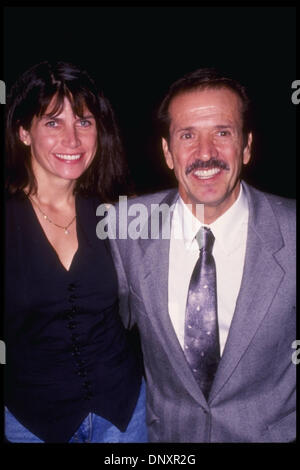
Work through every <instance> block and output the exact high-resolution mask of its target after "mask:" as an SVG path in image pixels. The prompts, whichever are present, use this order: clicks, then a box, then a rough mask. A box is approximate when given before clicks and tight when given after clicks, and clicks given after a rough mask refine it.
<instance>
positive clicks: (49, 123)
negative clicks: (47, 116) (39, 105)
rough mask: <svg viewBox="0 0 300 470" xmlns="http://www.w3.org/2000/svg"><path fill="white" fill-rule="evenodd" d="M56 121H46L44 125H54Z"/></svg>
mask: <svg viewBox="0 0 300 470" xmlns="http://www.w3.org/2000/svg"><path fill="white" fill-rule="evenodd" d="M56 125H57V122H56V121H47V122H46V126H47V127H56Z"/></svg>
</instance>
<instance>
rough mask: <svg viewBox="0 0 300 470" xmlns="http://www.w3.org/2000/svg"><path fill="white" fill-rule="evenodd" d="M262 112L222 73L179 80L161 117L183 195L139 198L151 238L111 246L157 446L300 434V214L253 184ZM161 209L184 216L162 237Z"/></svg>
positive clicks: (151, 436)
mask: <svg viewBox="0 0 300 470" xmlns="http://www.w3.org/2000/svg"><path fill="white" fill-rule="evenodd" d="M249 116H250V107H249V100H248V98H247V95H246V92H245V89H244V88H243V87H242V86H241V85H240V84H239V83H237V82H236V81H234V80H232V79H230V78H226V77H223V76H222V75H220V74H218V73H217V72H215V71H214V70H210V69H200V70H197V71H196V72H193V73H191V74H189V75H186V76H185V77H184V78H182V79H180V80H178V81H177V82H175V83H174V84H173V85H172V86H171V88H170V90H169V92H168V94H167V96H166V97H165V99H164V101H163V102H162V105H161V107H160V110H159V119H160V123H161V124H162V135H163V137H162V146H163V152H164V156H165V159H166V163H167V165H168V167H169V168H170V169H172V170H174V172H175V175H176V178H177V180H178V191H177V190H176V191H174V190H170V191H166V192H162V193H157V194H154V195H150V196H144V197H141V198H137V199H133V200H131V201H130V203H129V204H130V207H129V211H128V214H129V216H130V215H133V214H136V208H137V207H141V204H142V205H143V207H146V208H147V210H148V213H149V214H150V215H149V219H148V220H146V222H145V223H144V225H143V227H142V230H141V236H140V237H139V239H138V240H135V239H132V238H136V237H130V234H129V236H127V238H126V237H125V236H124V233H123V235H122V236H121V237H120V236H119V237H118V232H117V238H116V239H115V240H114V239H112V240H111V246H112V250H113V256H114V259H115V263H116V267H117V272H118V276H119V285H120V299H121V310H122V312H123V316H124V321H125V323H126V324H127V325H128V326H131V325H133V324H135V323H136V324H137V325H138V328H139V331H140V336H141V344H142V349H143V355H144V364H145V373H146V379H147V413H148V430H149V439H150V441H152V442H288V441H292V440H294V439H295V427H296V418H295V381H296V379H295V376H296V370H295V369H296V367H295V365H294V364H293V363H292V353H293V349H292V343H293V341H294V340H295V334H296V333H295V332H296V330H295V210H294V203H293V201H291V200H288V199H284V198H280V197H277V196H274V195H269V194H265V193H262V192H260V191H257V190H256V189H254V188H252V187H250V186H249V185H247V184H246V183H245V182H241V180H240V178H241V176H240V175H241V170H242V166H243V165H246V164H247V163H248V162H249V160H250V157H251V144H252V133H251V127H250V120H249ZM135 204H139V206H134V205H135ZM158 204H161V206H160V207H162V206H163V207H165V206H166V205H167V206H168V207H170V208H171V209H174V210H173V211H172V212H171V217H170V219H168V218H166V217H163V219H164V220H163V222H162V225H161V226H160V228H159V235H160V236H156V235H155V236H153V233H152V228H151V227H152V226H151V224H153V220H154V219H155V220H157V217H156V216H157V213H158V212H159V211H160V208H159V206H158ZM134 207H135V209H133V208H134ZM121 209H122V204H120V206H119V212H121ZM161 213H162V214H163V211H162V212H161ZM122 217H123V219H124V214H123V216H121V218H120V217H119V218H118V217H117V220H123V219H122ZM155 217H156V218H155ZM167 219H168V220H171V228H170V237H166V236H162V232H163V229H164V228H165V227H164V226H165V225H166V224H167V222H168V220H167ZM128 220H130V219H129V218H128ZM201 227H202V228H201ZM204 227H205V228H204ZM119 228H120V227H119ZM122 230H123V232H124V227H123V228H122ZM128 233H129V232H128ZM151 234H152V237H151V236H150V235H151Z"/></svg>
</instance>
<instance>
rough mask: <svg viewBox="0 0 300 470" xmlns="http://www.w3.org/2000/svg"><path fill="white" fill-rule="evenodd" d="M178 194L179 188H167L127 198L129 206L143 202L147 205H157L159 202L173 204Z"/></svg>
mask: <svg viewBox="0 0 300 470" xmlns="http://www.w3.org/2000/svg"><path fill="white" fill-rule="evenodd" d="M177 194H178V190H177V189H167V190H163V191H157V192H155V193H150V194H143V195H141V196H135V197H131V198H128V199H127V201H126V202H127V204H128V206H132V205H134V204H143V205H145V206H146V207H151V206H152V205H153V206H156V205H158V204H163V203H166V204H168V203H169V204H171V203H173V202H174V200H175V199H176V196H177Z"/></svg>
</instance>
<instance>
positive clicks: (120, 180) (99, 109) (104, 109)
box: [6, 61, 128, 202]
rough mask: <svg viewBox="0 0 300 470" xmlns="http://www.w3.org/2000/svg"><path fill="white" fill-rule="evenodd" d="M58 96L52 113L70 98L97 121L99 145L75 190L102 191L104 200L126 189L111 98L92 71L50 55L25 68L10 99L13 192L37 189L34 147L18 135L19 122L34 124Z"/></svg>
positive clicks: (10, 188) (10, 179)
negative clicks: (33, 169) (32, 164)
mask: <svg viewBox="0 0 300 470" xmlns="http://www.w3.org/2000/svg"><path fill="white" fill-rule="evenodd" d="M53 97H55V100H54V105H53V109H51V115H53V116H55V115H57V114H58V113H59V112H60V111H61V110H62V108H63V105H64V98H65V97H66V98H68V99H69V101H70V103H71V106H72V109H73V112H74V114H75V115H77V116H79V117H83V111H84V107H85V106H86V107H87V108H88V110H89V111H90V112H91V113H92V114H93V116H94V118H95V121H96V126H97V135H98V139H97V140H98V142H97V150H96V154H95V156H94V159H93V161H92V163H91V165H90V166H89V167H88V169H87V170H86V171H85V172H84V173H83V174H82V175H81V176H80V178H78V180H77V181H76V185H75V192H76V193H80V194H83V195H98V196H99V197H100V198H101V200H103V202H112V201H115V200H116V199H117V198H118V196H119V194H126V192H127V189H128V186H127V182H128V173H127V167H126V164H125V160H124V156H123V149H122V144H121V139H120V135H119V131H118V128H117V125H116V121H115V117H114V113H113V110H112V108H111V105H110V103H109V101H108V100H107V99H106V98H105V97H104V95H103V93H102V92H101V91H99V90H98V89H97V87H96V84H95V82H94V80H93V79H91V78H90V76H89V75H88V73H87V72H86V71H84V70H81V69H79V68H78V67H77V66H75V65H73V64H70V63H67V62H57V63H54V64H51V63H49V62H47V61H45V62H42V63H40V64H37V65H35V66H33V67H32V68H30V69H29V70H27V71H26V72H24V73H23V74H22V75H21V76H20V78H19V79H18V80H17V81H16V83H15V84H14V85H13V87H12V89H11V92H10V95H9V97H8V104H7V119H6V167H7V170H6V186H7V189H8V191H9V193H11V194H14V193H17V192H18V193H21V192H22V190H23V189H24V188H25V187H27V186H28V187H29V194H31V193H35V192H36V190H37V184H36V180H35V177H34V174H33V171H32V168H31V156H30V147H27V146H25V145H24V144H23V143H22V142H21V140H20V137H19V128H20V126H23V128H24V129H26V130H30V127H31V124H32V120H33V118H34V117H35V116H36V117H41V116H42V115H43V114H44V112H45V111H46V109H47V107H48V105H49V104H50V102H51V100H52V99H53Z"/></svg>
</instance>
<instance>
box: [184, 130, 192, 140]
mask: <svg viewBox="0 0 300 470" xmlns="http://www.w3.org/2000/svg"><path fill="white" fill-rule="evenodd" d="M191 138H192V134H191V133H190V132H185V133H184V134H182V135H181V139H183V140H188V139H191Z"/></svg>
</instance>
